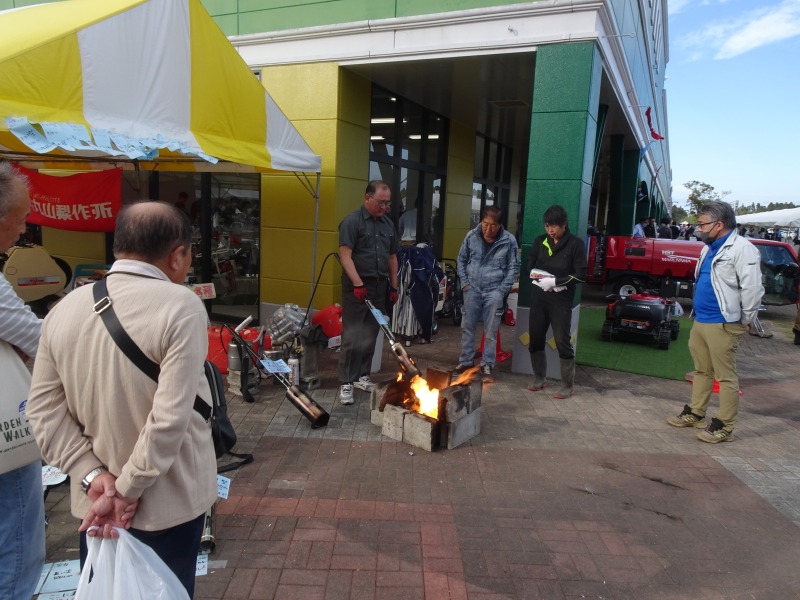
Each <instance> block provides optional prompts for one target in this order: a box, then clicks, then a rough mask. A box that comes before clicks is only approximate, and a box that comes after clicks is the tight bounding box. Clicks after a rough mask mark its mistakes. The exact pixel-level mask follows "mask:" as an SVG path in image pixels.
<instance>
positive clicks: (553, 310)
mask: <svg viewBox="0 0 800 600" xmlns="http://www.w3.org/2000/svg"><path fill="white" fill-rule="evenodd" d="M548 327H552V328H553V338H554V339H555V342H556V348H557V349H558V356H559V358H563V359H571V358H575V350H574V349H573V347H572V344H571V343H570V340H569V331H570V329H571V328H572V292H571V291H570V290H564V291H563V292H542V291H538V290H532V293H531V309H530V321H529V326H528V333H529V335H530V337H531V340H530V343H529V344H528V350H529V351H530V352H541V351H542V350H544V345H545V343H546V342H547V339H546V336H547V328H548Z"/></svg>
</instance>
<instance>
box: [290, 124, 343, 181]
mask: <svg viewBox="0 0 800 600" xmlns="http://www.w3.org/2000/svg"><path fill="white" fill-rule="evenodd" d="M292 125H294V126H295V128H296V129H297V131H298V133H300V135H301V136H303V139H304V140H305V141H306V142H307V143H308V145H309V146H310V147H311V150H312V151H313V152H314V153H315V154H318V155H319V156H320V157H321V158H322V174H323V175H330V176H332V175H335V173H336V165H337V153H336V144H337V134H336V129H337V128H338V126H339V123H338V121H336V120H335V119H320V120H307V121H294V122H292Z"/></svg>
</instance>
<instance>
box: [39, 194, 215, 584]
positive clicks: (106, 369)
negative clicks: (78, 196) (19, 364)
mask: <svg viewBox="0 0 800 600" xmlns="http://www.w3.org/2000/svg"><path fill="white" fill-rule="evenodd" d="M114 255H115V256H116V258H117V261H116V262H115V263H114V265H113V267H112V268H111V270H110V271H109V274H108V275H107V283H108V296H109V298H110V299H111V302H112V305H113V308H114V311H115V313H116V316H117V318H118V319H119V321H120V323H121V325H122V327H123V328H124V329H125V330H126V332H127V333H128V335H129V336H130V337H131V338H132V339H133V341H134V342H135V343H136V345H138V346H139V348H140V349H141V350H142V352H143V353H144V354H145V356H147V357H148V358H149V359H150V360H152V361H153V362H156V363H158V364H159V365H160V367H161V373H160V376H159V379H158V383H156V382H154V381H153V380H151V379H150V378H149V377H148V376H147V375H145V374H144V373H143V372H142V371H141V370H139V369H138V368H137V367H136V366H135V365H134V364H133V363H132V362H131V361H130V359H128V358H127V357H126V356H125V355H124V354H123V353H122V351H121V350H120V349H119V348H118V347H117V345H116V343H115V342H114V340H113V339H112V338H111V335H110V334H109V333H108V330H107V329H106V327H105V325H104V324H103V322H102V320H101V318H100V316H99V315H98V314H97V313H95V312H94V310H93V306H94V304H95V301H94V299H93V297H92V289H91V288H92V286H88V285H87V286H84V287H80V288H78V289H76V290H75V291H73V292H71V293H70V294H68V295H67V296H66V297H65V298H64V299H63V300H62V301H61V302H60V303H59V304H58V305H56V306H55V308H54V309H53V310H52V311H51V312H50V314H48V316H47V318H46V319H45V321H44V324H43V326H42V338H41V342H40V345H39V353H38V355H37V360H36V364H35V366H34V373H33V384H32V387H31V393H30V399H29V400H28V417H29V419H30V421H31V424H32V425H33V429H34V434H35V435H36V439H37V441H38V442H39V445H40V446H41V449H42V455H43V456H44V458H45V459H46V460H47V462H48V463H50V464H51V465H55V466H57V467H59V468H60V469H61V470H62V471H64V472H65V473H67V474H69V475H70V478H71V485H72V488H71V500H72V514H73V515H74V516H75V517H77V518H79V519H83V522H82V524H81V527H80V530H81V531H82V532H83V533H82V534H81V542H82V543H81V557H82V558H85V535H86V531H87V529H88V528H89V527H91V526H98V527H99V529H95V528H92V529H91V530H89V535H102V536H104V537H110V536H113V535H114V532H113V529H112V528H111V527H112V526H122V527H130V532H131V533H132V534H133V535H134V536H135V537H137V538H138V539H140V540H142V541H143V542H144V543H145V544H147V545H148V546H150V547H152V548H153V549H154V550H155V551H156V553H158V554H159V556H161V558H162V559H163V560H164V562H165V563H166V564H167V565H168V566H169V567H170V568H171V569H172V570H173V571H174V572H175V574H176V575H177V576H178V577H179V579H180V580H181V582H182V583H183V584H184V586H185V587H186V589H187V591H188V592H189V596H190V597H191V596H192V594H193V591H194V572H195V562H196V559H197V551H198V549H199V544H200V536H201V531H202V527H203V520H204V515H205V512H206V510H207V509H208V508H209V507H210V506H211V505H212V503H213V502H214V499H215V497H216V458H215V454H214V446H213V443H212V440H211V432H210V426H209V424H208V423H206V422H205V420H204V419H203V417H201V416H200V414H199V413H198V412H197V411H195V410H194V407H193V406H194V399H195V396H196V395H200V397H201V398H203V399H205V400H209V399H210V398H211V393H210V390H209V388H208V384H207V382H206V379H205V377H204V373H203V359H204V358H205V356H206V353H207V346H208V338H207V332H206V328H207V316H206V312H205V309H204V306H203V303H202V302H201V301H200V299H199V298H198V297H197V296H196V295H195V294H194V293H193V292H191V291H190V290H189V289H187V288H185V287H183V286H182V285H179V284H182V283H183V281H184V279H185V277H186V273H187V272H188V269H189V267H190V265H191V261H192V252H191V226H190V223H189V220H188V217H187V216H186V214H184V213H181V212H180V211H179V210H177V209H176V208H175V207H174V206H172V205H169V204H165V203H161V202H141V203H138V204H134V205H131V206H128V207H125V208H123V210H122V211H121V212H120V215H119V217H118V219H117V229H116V232H115V238H114ZM209 404H210V400H209Z"/></svg>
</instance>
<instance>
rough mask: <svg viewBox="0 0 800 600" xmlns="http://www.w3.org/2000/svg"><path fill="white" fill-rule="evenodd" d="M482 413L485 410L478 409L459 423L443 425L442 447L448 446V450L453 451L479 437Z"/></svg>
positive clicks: (459, 420)
mask: <svg viewBox="0 0 800 600" xmlns="http://www.w3.org/2000/svg"><path fill="white" fill-rule="evenodd" d="M481 412H483V409H482V408H478V409H476V410H474V411H473V412H471V413H469V414H468V415H466V416H464V417H462V418H461V419H458V420H457V421H453V422H452V423H446V424H445V423H443V424H442V427H443V431H442V435H441V436H440V440H441V445H442V446H445V445H446V446H447V448H448V450H452V449H453V448H457V447H458V446H460V445H461V444H463V443H464V442H466V441H467V440H470V439H472V438H474V437H475V436H476V435H478V434H479V433H480V432H481ZM444 430H446V433H445V431H444ZM445 440H446V442H447V443H446V444H445V443H444V442H445Z"/></svg>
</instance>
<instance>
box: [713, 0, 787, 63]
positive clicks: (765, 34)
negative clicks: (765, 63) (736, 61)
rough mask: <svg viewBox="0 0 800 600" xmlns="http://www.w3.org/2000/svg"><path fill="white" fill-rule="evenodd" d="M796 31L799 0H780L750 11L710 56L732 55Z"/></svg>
mask: <svg viewBox="0 0 800 600" xmlns="http://www.w3.org/2000/svg"><path fill="white" fill-rule="evenodd" d="M797 35H800V0H784V1H783V2H781V3H780V4H778V5H777V6H772V7H769V8H766V9H761V10H758V11H754V12H753V13H750V16H749V18H748V19H746V20H744V21H743V22H740V23H739V24H738V27H735V28H734V29H733V31H732V32H731V35H730V36H729V37H728V38H727V39H725V40H724V41H723V43H722V45H721V46H720V47H719V50H718V51H717V54H716V56H714V58H715V59H726V58H733V57H735V56H739V55H740V54H744V53H745V52H749V51H750V50H755V49H756V48H760V47H761V46H766V45H767V44H774V43H776V42H780V41H782V40H787V39H789V38H793V37H795V36H797Z"/></svg>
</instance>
